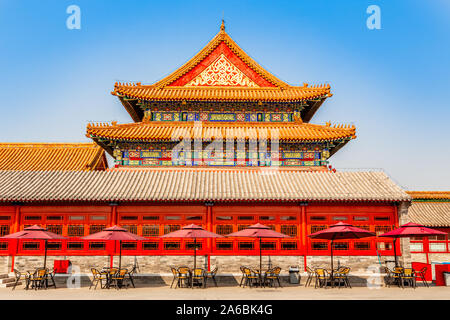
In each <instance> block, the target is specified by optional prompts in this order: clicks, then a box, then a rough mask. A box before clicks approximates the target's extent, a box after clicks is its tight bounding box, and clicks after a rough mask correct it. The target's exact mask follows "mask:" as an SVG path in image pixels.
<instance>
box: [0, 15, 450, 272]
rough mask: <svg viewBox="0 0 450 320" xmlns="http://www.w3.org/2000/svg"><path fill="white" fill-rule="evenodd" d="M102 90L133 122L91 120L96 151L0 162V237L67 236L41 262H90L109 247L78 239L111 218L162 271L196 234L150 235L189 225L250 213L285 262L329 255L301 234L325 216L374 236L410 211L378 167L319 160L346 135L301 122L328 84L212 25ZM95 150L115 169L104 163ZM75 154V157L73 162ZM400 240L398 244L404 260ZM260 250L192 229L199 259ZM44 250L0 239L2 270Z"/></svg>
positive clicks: (324, 259)
mask: <svg viewBox="0 0 450 320" xmlns="http://www.w3.org/2000/svg"><path fill="white" fill-rule="evenodd" d="M112 94H113V95H114V96H116V97H118V99H119V100H120V101H121V103H122V104H123V106H124V107H125V109H126V111H127V112H128V113H129V114H130V116H131V119H132V120H133V122H131V123H127V124H117V123H116V122H112V123H101V124H98V123H96V124H89V125H88V126H87V130H86V135H87V137H89V138H91V139H92V140H93V142H94V143H95V145H96V147H93V148H95V149H96V150H97V151H98V150H100V153H98V154H96V155H95V156H94V157H93V158H89V157H87V152H88V151H82V152H84V156H82V155H81V154H80V155H78V156H74V155H67V156H66V157H62V158H63V159H65V160H64V161H65V162H66V163H65V162H64V161H62V160H61V161H59V162H58V163H60V165H55V164H53V163H54V162H55V161H54V159H57V158H61V157H59V156H57V155H56V153H55V154H54V155H53V156H52V155H51V154H50V153H46V155H45V156H44V155H42V154H43V153H38V154H37V155H36V156H34V157H32V158H29V159H33V163H34V166H31V167H16V168H14V167H4V168H2V167H0V233H1V235H5V234H8V233H12V232H16V231H19V230H22V229H23V228H24V227H26V226H30V225H33V224H39V225H43V226H45V227H46V228H48V229H49V230H50V231H52V232H55V233H57V234H61V235H63V236H65V237H68V240H64V241H51V242H49V247H48V253H49V255H50V260H52V259H61V258H67V259H70V260H71V261H72V262H73V263H74V264H77V265H79V266H80V267H81V269H82V271H84V272H87V271H88V270H89V268H90V267H91V266H93V265H97V266H98V265H99V264H104V263H105V260H104V259H105V257H108V256H113V255H116V254H117V253H118V251H119V250H118V248H117V244H115V243H105V242H98V241H84V240H81V239H80V237H82V236H86V235H89V234H92V233H95V232H98V231H100V230H102V229H103V228H105V227H107V226H111V225H120V226H122V227H124V228H126V229H127V230H129V231H130V232H133V233H136V234H139V235H141V236H144V237H146V238H147V240H145V241H137V242H124V243H123V244H122V254H123V255H125V260H126V261H127V259H128V261H129V262H130V263H131V261H132V259H134V257H137V258H138V260H139V263H140V265H141V269H142V271H143V272H169V267H170V266H171V265H177V264H180V263H181V262H182V261H183V262H185V263H190V257H191V255H192V253H193V243H192V241H188V240H183V239H175V240H174V239H164V240H163V239H162V238H160V236H161V235H164V234H167V233H169V232H172V231H175V230H178V229H180V228H181V227H182V226H183V225H186V224H190V223H195V224H198V225H201V226H202V227H204V228H205V229H207V230H210V231H212V232H216V233H218V234H221V235H227V234H229V233H232V232H236V231H239V230H242V229H243V228H245V227H247V226H249V225H251V224H254V223H257V222H260V223H262V224H265V225H268V226H270V227H271V228H273V229H274V230H276V231H278V232H281V233H284V234H286V235H288V236H290V238H286V239H265V240H264V241H263V242H262V250H263V254H264V255H265V256H270V260H269V258H268V257H265V260H264V263H265V264H266V263H272V264H278V265H280V266H281V267H282V268H283V269H284V270H286V269H287V268H288V267H289V266H291V265H299V266H304V267H305V266H306V265H313V266H318V265H324V264H328V261H329V255H330V248H329V243H328V242H326V241H320V240H311V239H309V237H307V235H308V234H310V233H313V232H316V231H319V230H322V229H325V228H327V227H328V226H329V225H331V224H334V223H337V222H339V221H344V222H348V223H351V224H353V225H355V226H358V227H360V228H364V229H367V230H370V231H372V232H375V233H376V234H381V233H385V232H387V231H390V230H392V229H393V228H395V227H398V225H399V223H403V222H408V221H409V220H410V219H409V215H408V207H409V205H410V203H411V196H410V195H408V194H407V193H405V191H404V190H402V189H401V188H400V187H399V186H397V185H396V184H395V183H394V182H393V181H392V180H391V179H390V178H389V177H388V176H387V175H386V174H384V173H382V172H336V170H334V169H332V167H331V166H330V163H329V161H330V160H329V159H330V157H332V156H333V155H334V154H335V153H336V152H337V151H339V150H340V149H341V148H342V147H343V146H344V145H345V144H346V143H348V142H349V141H350V140H352V139H355V138H356V129H355V127H354V126H353V125H332V124H331V123H326V124H323V125H319V124H312V123H310V121H311V120H312V118H313V116H314V114H315V112H316V111H317V110H318V109H319V107H320V106H321V105H322V104H323V103H324V101H325V100H326V99H327V98H328V97H331V96H332V94H331V88H330V86H329V85H313V86H312V85H308V84H306V83H305V84H303V85H301V86H291V85H289V84H287V83H285V82H283V81H281V80H280V79H278V78H277V77H275V76H274V75H272V74H271V73H269V72H268V71H267V70H265V69H264V68H262V67H261V66H260V65H259V64H258V63H257V62H255V61H254V60H253V59H252V58H251V57H250V56H249V55H247V54H246V53H245V52H244V51H243V50H242V49H241V48H240V47H239V46H238V45H237V44H236V43H235V42H234V41H233V40H232V39H231V37H230V36H229V35H228V34H227V33H226V32H225V27H224V25H223V24H222V26H221V28H220V31H219V33H218V34H217V35H216V36H215V37H214V38H213V39H212V40H211V41H210V42H209V43H208V44H207V45H206V46H205V47H204V48H203V49H202V50H201V51H200V52H198V53H197V54H196V55H195V56H194V57H193V58H192V59H190V60H189V61H188V62H187V63H186V64H184V65H183V66H181V67H180V68H179V69H177V70H176V71H175V72H173V73H172V74H170V75H169V76H167V77H165V78H164V79H162V80H160V81H158V82H156V83H154V84H151V85H143V84H141V83H127V84H125V83H116V84H115V86H114V90H113V91H112ZM0 149H1V148H0ZM34 149H36V150H38V149H39V148H38V147H37V146H36V147H35V148H34ZM47 149H51V148H50V147H47ZM52 150H53V149H52ZM46 152H57V151H56V149H54V150H53V151H48V150H47V151H46ZM58 152H59V151H58ZM104 152H107V153H108V154H109V155H110V156H111V157H113V161H114V165H113V167H111V168H106V158H105V154H104ZM1 154H2V153H1V152H0V156H1ZM19 154H21V153H20V152H19ZM13 158H14V157H13ZM77 159H78V160H77ZM30 161H31V160H30ZM77 161H78V162H80V161H81V162H84V165H81V166H74V165H73V163H74V162H77ZM26 162H27V160H26V159H25V160H23V163H26ZM36 163H37V164H36ZM38 163H41V165H38ZM64 163H65V164H64ZM49 164H52V165H49ZM88 164H89V165H88ZM405 241H406V240H405ZM405 241H403V242H402V246H397V248H398V252H397V253H398V254H399V255H401V256H402V257H403V259H405V262H410V260H411V255H410V252H409V242H407V241H406V242H405ZM446 248H447V252H448V246H447V247H446ZM259 249H260V248H259V243H258V241H255V240H254V239H232V238H226V237H225V238H221V239H214V240H211V239H204V240H199V247H198V254H199V255H201V256H204V257H205V263H206V264H209V265H211V264H213V265H217V266H219V268H220V269H221V270H222V271H227V272H238V271H239V267H240V265H242V264H252V263H256V262H257V261H258V260H257V259H259V258H258V255H259ZM334 250H335V251H334V252H335V255H336V256H337V259H338V260H339V261H340V262H341V263H342V264H349V265H351V266H352V267H353V268H355V269H356V270H358V269H360V270H365V269H366V268H368V267H370V266H373V265H381V264H382V263H384V261H385V260H392V256H393V246H392V241H391V240H387V239H380V238H377V237H372V238H366V239H361V240H349V241H339V242H335V244H334ZM42 254H43V243H42V242H40V241H20V242H14V241H10V242H6V241H1V242H0V263H1V265H0V267H1V268H3V269H10V268H12V267H13V265H16V266H25V265H29V264H30V263H39V261H40V260H39V259H36V256H38V255H42Z"/></svg>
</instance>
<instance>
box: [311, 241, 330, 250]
mask: <svg viewBox="0 0 450 320" xmlns="http://www.w3.org/2000/svg"><path fill="white" fill-rule="evenodd" d="M311 249H312V250H327V249H328V243H327V242H325V241H317V242H312V243H311Z"/></svg>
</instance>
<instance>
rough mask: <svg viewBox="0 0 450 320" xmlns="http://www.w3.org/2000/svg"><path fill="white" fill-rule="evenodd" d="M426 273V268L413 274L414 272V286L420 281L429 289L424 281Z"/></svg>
mask: <svg viewBox="0 0 450 320" xmlns="http://www.w3.org/2000/svg"><path fill="white" fill-rule="evenodd" d="M426 273H427V267H423V268H422V269H420V270H419V271H415V272H414V276H415V277H416V279H415V282H416V285H417V280H420V281H422V282H423V284H424V285H425V286H426V287H427V288H428V287H429V285H428V282H427V280H426V279H425V277H426Z"/></svg>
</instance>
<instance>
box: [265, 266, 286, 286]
mask: <svg viewBox="0 0 450 320" xmlns="http://www.w3.org/2000/svg"><path fill="white" fill-rule="evenodd" d="M280 272H281V268H280V267H275V268H273V269H272V270H269V271H268V272H267V274H266V276H265V280H266V281H267V283H268V285H269V286H270V287H273V286H274V284H275V283H278V286H279V287H280V288H281V287H282V286H281V282H280Z"/></svg>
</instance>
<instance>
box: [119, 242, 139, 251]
mask: <svg viewBox="0 0 450 320" xmlns="http://www.w3.org/2000/svg"><path fill="white" fill-rule="evenodd" d="M136 248H137V243H136V242H122V250H136Z"/></svg>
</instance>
